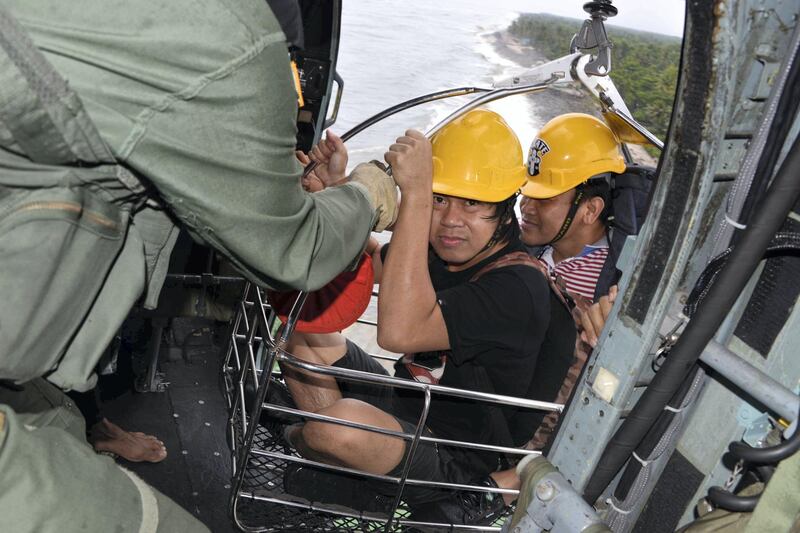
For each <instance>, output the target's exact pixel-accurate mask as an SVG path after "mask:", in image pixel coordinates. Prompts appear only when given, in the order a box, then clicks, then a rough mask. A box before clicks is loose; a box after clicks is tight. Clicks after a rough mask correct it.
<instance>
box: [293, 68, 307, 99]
mask: <svg viewBox="0 0 800 533" xmlns="http://www.w3.org/2000/svg"><path fill="white" fill-rule="evenodd" d="M291 65H292V77H293V78H294V90H295V92H297V107H303V106H304V105H306V103H305V102H304V101H303V88H302V87H301V86H300V73H299V72H297V63H295V62H294V60H292V62H291Z"/></svg>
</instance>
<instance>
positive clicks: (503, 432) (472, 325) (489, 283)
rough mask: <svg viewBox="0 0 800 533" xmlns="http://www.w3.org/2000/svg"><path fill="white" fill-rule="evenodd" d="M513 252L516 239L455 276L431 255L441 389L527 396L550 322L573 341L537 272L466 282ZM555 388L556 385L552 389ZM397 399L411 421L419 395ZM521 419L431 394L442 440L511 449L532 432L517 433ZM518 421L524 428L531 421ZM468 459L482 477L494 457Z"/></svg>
mask: <svg viewBox="0 0 800 533" xmlns="http://www.w3.org/2000/svg"><path fill="white" fill-rule="evenodd" d="M518 251H525V249H524V248H523V246H522V244H521V243H520V242H519V241H515V242H512V243H509V244H508V245H507V246H505V247H504V248H503V249H502V250H500V251H499V252H497V253H495V254H493V255H492V256H490V257H488V258H486V259H484V260H483V261H481V262H480V263H478V264H477V265H475V266H473V267H471V268H469V269H467V270H464V271H461V272H450V271H449V270H447V268H446V266H447V265H446V264H445V263H444V262H443V261H442V260H441V259H439V258H438V256H436V255H435V254H434V253H433V252H430V259H429V268H430V275H431V281H432V282H433V287H434V289H435V290H436V295H437V298H438V301H439V306H440V308H441V310H442V315H443V317H444V321H445V324H446V326H447V333H448V336H449V339H450V350H449V352H445V353H446V354H447V361H446V363H445V367H444V372H443V374H442V375H441V379H440V381H439V384H440V385H443V386H447V387H457V388H460V389H470V390H477V391H482V392H490V393H496V394H503V395H508V396H516V397H531V396H530V395H531V383H532V382H533V375H534V368H535V367H536V364H537V360H538V358H539V357H540V351H541V347H542V345H543V344H546V345H552V344H554V343H553V342H548V341H546V339H547V338H548V337H550V336H551V335H548V330H549V329H550V328H551V321H553V320H554V321H555V322H556V325H558V326H559V327H556V328H555V330H558V331H559V332H563V331H566V332H567V333H568V334H569V332H570V328H572V329H571V332H572V335H573V337H572V338H571V339H569V340H568V342H574V326H573V325H572V324H573V323H572V319H571V318H570V317H569V314H568V313H567V311H566V309H562V310H561V311H558V310H554V309H553V307H554V306H560V304H559V303H558V302H557V300H556V299H555V297H554V296H553V297H551V294H552V293H551V291H550V287H549V284H548V282H547V280H546V279H545V277H544V276H543V275H542V274H541V272H539V271H538V270H536V269H535V268H532V267H529V266H525V265H509V266H504V267H501V268H496V269H493V270H489V271H488V272H485V273H484V274H483V275H482V276H481V277H480V278H479V279H477V280H476V281H474V282H470V279H471V278H472V277H473V276H474V275H475V274H476V273H477V272H478V271H480V270H481V269H482V268H483V267H484V266H486V265H487V264H489V263H491V262H493V261H496V260H497V259H499V258H500V257H502V256H504V255H506V254H508V253H512V252H518ZM384 257H385V255H384ZM553 311H555V312H553ZM551 317H552V318H551ZM565 340H566V339H565ZM555 344H559V343H558V342H556V343H555ZM560 345H561V346H565V347H566V349H567V350H568V351H569V353H568V354H565V357H566V356H569V357H571V355H572V350H571V348H569V347H568V345H567V344H565V343H560ZM439 355H440V354H439V353H438V352H437V353H434V354H431V353H421V354H415V360H417V361H426V360H427V361H430V360H438V359H439ZM547 356H548V357H549V356H550V355H549V354H547ZM395 369H396V375H397V376H399V377H405V378H411V375H410V374H409V372H408V371H407V369H406V368H405V365H403V364H400V363H398V364H397V365H395ZM560 383H561V382H560V380H559V381H558V384H557V385H556V390H557V388H558V386H560ZM398 394H399V395H400V396H401V397H402V398H403V401H402V402H401V406H399V407H400V413H401V416H404V417H407V418H408V419H409V420H416V419H417V418H418V416H419V413H420V412H421V410H422V405H423V403H422V402H423V400H422V397H421V395H419V394H418V393H414V392H410V391H403V390H400V391H398ZM554 396H555V394H553V395H552V396H550V397H547V398H543V397H540V396H538V395H536V393H535V392H534V397H536V398H538V399H544V400H552V399H553V397H554ZM519 414H520V413H519V412H517V410H516V409H514V408H513V407H506V406H500V405H499V404H488V403H486V402H476V401H474V400H466V399H461V398H455V397H452V396H445V395H438V394H434V395H433V397H432V401H431V408H430V412H429V414H428V420H427V425H428V427H429V428H430V429H431V430H432V431H433V432H434V434H435V435H436V436H438V437H441V438H446V439H453V440H462V441H472V442H479V443H484V444H496V445H502V446H512V445H520V444H522V443H523V442H524V440H520V439H521V437H519V435H522V434H527V437H526V439H525V440H527V438H530V436H531V435H532V434H533V431H534V430H535V426H534V427H530V426H528V428H527V429H526V428H520V427H515V426H519V424H518V422H519V421H520V419H518V415H519ZM522 418H525V419H526V422H530V418H528V417H522ZM525 425H526V426H527V425H528V424H527V423H526V424H525ZM468 455H470V458H469V461H470V462H473V463H474V462H475V461H480V462H482V463H483V464H484V465H485V467H486V469H487V470H486V471H487V472H488V471H491V470H493V469H495V468H496V466H497V463H496V456H495V455H492V454H480V453H473V454H468ZM473 466H477V465H475V464H473Z"/></svg>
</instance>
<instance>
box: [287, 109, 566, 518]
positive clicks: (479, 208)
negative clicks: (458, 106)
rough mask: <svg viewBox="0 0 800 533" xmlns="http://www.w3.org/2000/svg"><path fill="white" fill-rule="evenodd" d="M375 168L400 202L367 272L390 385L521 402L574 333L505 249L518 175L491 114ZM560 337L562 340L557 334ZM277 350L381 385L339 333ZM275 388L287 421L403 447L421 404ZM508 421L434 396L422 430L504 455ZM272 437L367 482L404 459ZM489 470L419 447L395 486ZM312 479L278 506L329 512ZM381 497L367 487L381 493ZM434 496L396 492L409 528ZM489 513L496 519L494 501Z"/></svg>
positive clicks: (511, 433) (416, 490)
mask: <svg viewBox="0 0 800 533" xmlns="http://www.w3.org/2000/svg"><path fill="white" fill-rule="evenodd" d="M317 155H318V156H319V152H317ZM385 159H386V161H387V162H388V163H389V164H390V165H391V166H392V170H393V177H394V179H395V181H396V182H397V184H398V186H399V187H400V190H401V193H402V202H401V205H400V211H399V215H398V218H397V222H396V224H395V226H394V233H393V237H392V242H391V244H390V245H385V246H383V249H382V250H379V252H377V253H376V254H375V259H376V262H381V260H382V268H378V269H376V271H382V274H381V279H380V283H381V290H380V296H379V299H378V342H379V344H380V345H381V346H382V347H383V348H385V349H387V350H389V351H392V352H397V353H405V354H406V355H405V356H403V357H401V358H400V359H398V361H397V362H396V364H395V370H396V372H395V375H396V376H400V377H404V378H407V379H414V380H417V381H422V382H427V383H441V384H442V385H447V386H450V387H458V388H462V389H471V390H477V391H482V392H491V393H497V394H505V395H511V396H518V397H524V396H526V395H527V393H528V392H529V385H530V383H531V381H532V378H533V371H534V368H535V366H536V361H537V358H538V355H539V351H540V348H541V347H542V345H543V343H545V342H547V341H546V339H548V340H549V339H550V338H551V337H555V338H557V339H559V340H561V341H563V344H562V345H559V348H561V349H564V350H570V351H571V346H573V345H574V327H573V325H572V321H571V318H570V317H569V314H568V312H567V310H566V308H564V307H561V306H560V305H559V304H558V303H557V300H555V296H554V295H553V294H552V292H551V291H550V289H549V286H548V283H547V280H546V279H545V277H544V276H543V275H542V273H541V272H540V271H539V270H538V269H536V268H533V267H531V265H530V261H531V260H530V258H529V257H528V255H527V253H526V251H525V249H524V247H523V245H522V243H521V241H520V239H519V227H518V223H517V220H516V216H515V215H514V204H515V201H516V196H517V191H518V190H519V187H520V186H521V185H522V184H523V183H524V182H525V180H526V176H527V172H526V169H525V166H524V163H523V155H522V150H521V147H520V145H519V141H518V139H517V137H516V135H515V134H514V133H513V131H512V130H511V129H510V128H509V127H508V125H507V124H506V123H505V121H503V119H502V118H501V117H500V116H499V115H497V114H495V113H493V112H490V111H486V110H474V111H471V112H469V113H467V114H466V115H464V116H463V117H461V118H459V119H457V120H455V121H454V122H452V123H451V124H449V125H448V126H446V127H445V128H443V129H442V130H441V131H440V132H439V133H437V134H436V135H435V136H434V137H433V139H432V142H429V141H428V140H427V139H426V138H425V137H424V136H423V135H422V134H421V133H419V132H416V131H408V132H406V135H405V136H403V137H400V138H399V139H397V142H396V143H395V144H393V145H392V146H391V147H390V149H389V151H388V152H387V153H386V155H385ZM321 162H322V163H327V162H328V160H323V161H321ZM331 170H332V169H331V168H328V169H326V171H331ZM431 193H433V194H431ZM556 307H557V308H558V310H557V309H554V308H556ZM555 329H558V334H556V335H553V333H552V332H553V330H555ZM570 331H571V332H572V335H573V336H572V337H571V338H570V337H569V335H568V334H567V335H564V334H563V332H567V333H569V332H570ZM289 351H290V352H291V353H293V354H294V355H296V356H297V357H299V358H301V359H304V360H307V361H310V362H314V363H320V364H328V365H333V366H339V367H345V368H351V369H357V370H364V371H368V372H373V373H385V371H384V370H383V368H382V367H381V366H380V365H379V364H377V363H376V362H375V361H374V360H373V359H372V358H371V357H369V356H368V355H367V354H365V353H364V352H363V351H361V349H360V348H358V346H356V345H355V344H352V343H351V342H349V341H346V339H345V338H344V337H343V336H341V335H339V334H333V335H295V336H294V338H293V339H292V342H291V346H290V347H289ZM284 376H285V378H286V382H287V385H288V386H289V389H290V391H291V392H292V396H293V397H294V399H295V401H296V403H297V405H298V406H299V407H300V408H301V409H304V410H306V411H312V412H315V413H318V414H323V415H328V416H334V417H337V418H343V419H347V420H350V421H353V422H358V423H361V424H369V425H372V426H377V427H380V428H383V429H386V430H391V431H403V432H405V433H412V434H413V433H414V430H415V427H416V422H417V419H418V417H419V414H420V412H421V409H422V406H423V401H424V398H423V397H422V395H420V394H418V393H412V392H410V391H407V390H403V389H396V390H391V389H387V388H382V387H374V386H372V387H370V386H366V385H356V386H354V385H353V384H352V383H347V382H345V381H343V380H336V379H334V378H330V377H322V376H319V375H313V376H312V375H309V374H301V373H300V372H298V371H292V370H291V369H285V371H284ZM517 420H518V418H517V416H516V413H515V411H514V409H511V408H506V407H497V406H489V405H487V404H485V403H478V402H467V401H458V400H453V399H448V398H447V397H442V396H434V397H433V399H432V401H431V407H430V412H429V415H428V418H427V423H426V426H427V427H426V429H425V431H426V434H428V435H430V434H431V433H433V434H435V435H436V436H437V437H438V438H443V439H450V440H457V441H472V442H478V443H481V444H493V445H501V446H515V445H517V446H518V445H521V444H522V443H524V442H525V441H526V440H527V439H528V438H529V437H530V434H527V435H523V434H521V433H520V430H521V429H522V430H524V429H528V430H529V429H530V428H529V427H528V428H519V427H517V426H516V425H515V422H516V421H517ZM285 435H286V437H287V440H288V441H289V442H290V443H291V444H292V445H293V446H294V447H295V448H296V449H297V450H298V451H299V452H300V453H301V455H303V456H304V457H307V458H312V459H315V460H319V461H323V462H326V463H329V464H336V465H340V466H346V467H349V468H356V469H359V470H362V471H366V472H369V473H372V474H382V475H386V474H388V475H392V476H399V475H400V473H401V469H402V466H403V462H402V460H403V458H404V456H405V454H406V453H408V451H407V446H408V444H407V441H404V440H402V439H399V438H397V437H393V436H389V435H386V434H380V433H374V432H367V431H364V430H360V429H354V428H349V427H345V426H342V425H335V424H330V423H325V422H318V421H308V422H306V423H304V424H298V425H296V426H290V427H289V428H288V429H287V431H286V432H285ZM500 461H501V457H500V455H499V454H497V453H493V452H484V451H476V450H470V449H467V448H462V447H452V446H444V445H442V444H438V445H433V444H431V443H428V442H421V443H420V444H419V447H418V448H417V450H416V453H415V454H414V459H413V461H412V466H411V470H410V472H409V474H408V476H409V478H410V479H423V480H433V481H443V482H450V483H468V482H470V481H471V480H475V479H482V478H486V479H489V478H488V474H489V473H490V472H493V471H495V470H497V468H498V467H499V466H500V465H501V462H500ZM325 476H326V474H325V473H323V472H321V471H315V470H313V469H310V468H309V467H307V466H300V467H299V468H297V467H295V468H294V469H292V470H291V472H289V473H287V476H286V478H285V479H284V485H285V488H286V490H287V491H288V492H290V493H294V494H298V495H301V496H304V497H306V498H309V499H313V500H316V501H328V502H331V500H336V498H337V496H340V493H341V491H342V490H343V489H342V488H341V487H342V484H341V483H338V482H337V481H336V480H335V479H331V475H330V474H328V475H327V479H323V478H324V477H325ZM334 478H336V476H334ZM339 481H341V480H339ZM334 485H335V487H336V488H333V487H334ZM395 489H396V486H393V485H390V486H389V487H388V488H387V487H386V486H378V487H375V490H376V491H377V492H379V493H380V492H381V491H384V492H385V493H386V494H392V493H393V491H394V490H395ZM332 490H333V491H334V492H335V494H331V491H332ZM320 491H323V492H325V493H321V492H320ZM361 492H364V491H363V489H362V490H361ZM474 494H475V495H477V497H478V498H480V499H485V498H483V493H474ZM446 496H448V494H447V493H446V492H442V491H441V490H437V489H430V488H423V487H408V488H406V490H405V491H404V495H403V498H404V500H405V501H406V502H408V503H409V504H410V505H411V506H412V509H413V512H414V513H415V517H417V518H419V519H424V518H427V517H428V516H429V515H426V514H425V512H426V511H424V510H422V509H423V508H424V505H422V504H423V503H425V502H429V501H431V500H435V499H437V498H443V497H446ZM496 502H497V503H498V504H499V507H500V508H502V507H503V503H502V498H499V497H498V498H496ZM333 503H345V502H341V500H339V501H338V502H337V501H334V502H333ZM417 509H419V513H420V514H419V516H417V514H416V513H417Z"/></svg>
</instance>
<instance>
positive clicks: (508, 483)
mask: <svg viewBox="0 0 800 533" xmlns="http://www.w3.org/2000/svg"><path fill="white" fill-rule="evenodd" d="M489 475H490V476H491V477H492V479H494V482H495V483H497V486H498V487H499V488H501V489H517V490H519V488H520V487H521V486H522V482H521V481H520V479H519V476H517V469H516V468H509V469H508V470H500V471H498V472H492V473H491V474H489ZM516 499H517V498H516V496H514V495H512V494H503V501H504V502H505V504H506V505H511V504H512V503H513V502H514V500H516Z"/></svg>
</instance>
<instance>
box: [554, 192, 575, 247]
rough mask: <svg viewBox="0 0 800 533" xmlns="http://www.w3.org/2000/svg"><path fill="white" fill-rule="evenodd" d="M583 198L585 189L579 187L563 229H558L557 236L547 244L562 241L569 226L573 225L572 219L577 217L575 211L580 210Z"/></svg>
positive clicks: (562, 226) (562, 225)
mask: <svg viewBox="0 0 800 533" xmlns="http://www.w3.org/2000/svg"><path fill="white" fill-rule="evenodd" d="M581 200H583V190H582V189H578V192H577V194H575V199H574V200H573V201H572V205H571V206H569V212H568V213H567V216H566V218H564V222H563V223H562V224H561V229H559V230H558V233H556V236H555V237H553V239H552V240H551V241H550V242H548V243H547V244H553V243H554V242H557V241H560V240H561V239H562V238H563V237H564V235H566V234H567V231H569V227H570V226H571V225H572V221H573V220H574V219H575V213H577V212H578V208H579V207H580V206H581Z"/></svg>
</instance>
